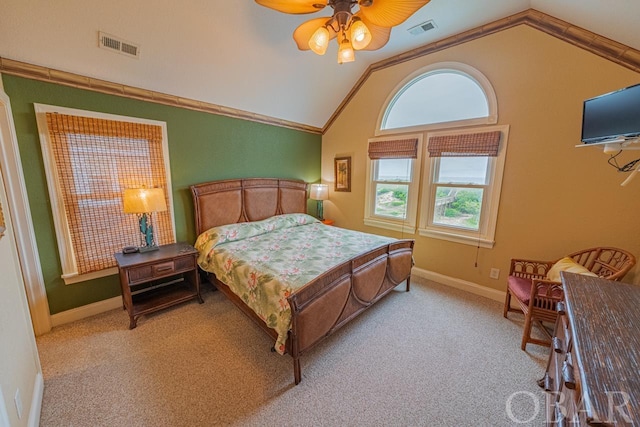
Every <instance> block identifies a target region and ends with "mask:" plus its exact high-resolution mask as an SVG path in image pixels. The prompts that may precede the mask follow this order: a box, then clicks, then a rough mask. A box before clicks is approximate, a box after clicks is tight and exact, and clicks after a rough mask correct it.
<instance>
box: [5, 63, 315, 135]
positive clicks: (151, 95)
mask: <svg viewBox="0 0 640 427" xmlns="http://www.w3.org/2000/svg"><path fill="white" fill-rule="evenodd" d="M0 73H4V74H10V75H14V76H19V77H25V78H28V79H32V80H40V81H44V82H48V83H56V84H60V85H64V86H71V87H75V88H79V89H85V90H90V91H93V92H100V93H105V94H109V95H117V96H122V97H125V98H131V99H137V100H141V101H147V102H153V103H155V104H162V105H168V106H171V107H178V108H186V109H188V110H196V111H202V112H205V113H210V114H216V115H219V116H227V117H233V118H235V119H241V120H248V121H251V122H256V123H263V124H268V125H274V126H279V127H284V128H289V129H294V130H299V131H303V132H309V133H313V134H321V133H322V129H320V128H317V127H314V126H308V125H304V124H301V123H295V122H290V121H287V120H282V119H277V118H274V117H269V116H265V115H262V114H256V113H250V112H248V111H244V110H238V109H235V108H230V107H225V106H222V105H216V104H211V103H208V102H203V101H198V100H195V99H189V98H181V97H179V96H175V95H169V94H166V93H161V92H154V91H152V90H147V89H141V88H137V87H133V86H127V85H123V84H119V83H113V82H109V81H106V80H100V79H94V78H92V77H86V76H82V75H79V74H74V73H69V72H66V71H60V70H55V69H52V68H47V67H42V66H39V65H34V64H29V63H26V62H20V61H15V60H13V59H9V58H3V57H0Z"/></svg>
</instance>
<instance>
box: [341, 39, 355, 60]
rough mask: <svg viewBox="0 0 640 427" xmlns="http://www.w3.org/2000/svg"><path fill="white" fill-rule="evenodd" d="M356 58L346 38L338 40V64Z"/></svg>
mask: <svg viewBox="0 0 640 427" xmlns="http://www.w3.org/2000/svg"><path fill="white" fill-rule="evenodd" d="M355 59H356V55H355V53H354V52H353V47H352V46H351V42H350V41H349V40H348V39H346V38H345V39H344V40H342V41H341V42H340V47H339V48H338V64H344V63H345V62H353V61H355Z"/></svg>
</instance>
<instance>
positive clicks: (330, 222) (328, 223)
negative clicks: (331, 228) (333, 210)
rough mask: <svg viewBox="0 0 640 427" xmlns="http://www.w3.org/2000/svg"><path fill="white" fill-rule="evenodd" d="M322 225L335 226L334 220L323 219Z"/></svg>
mask: <svg viewBox="0 0 640 427" xmlns="http://www.w3.org/2000/svg"><path fill="white" fill-rule="evenodd" d="M322 223H323V224H325V225H333V220H332V219H326V218H325V219H323V220H322Z"/></svg>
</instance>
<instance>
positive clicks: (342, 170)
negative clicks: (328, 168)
mask: <svg viewBox="0 0 640 427" xmlns="http://www.w3.org/2000/svg"><path fill="white" fill-rule="evenodd" d="M334 176H335V178H336V181H335V186H334V190H335V191H351V157H336V158H335V159H334Z"/></svg>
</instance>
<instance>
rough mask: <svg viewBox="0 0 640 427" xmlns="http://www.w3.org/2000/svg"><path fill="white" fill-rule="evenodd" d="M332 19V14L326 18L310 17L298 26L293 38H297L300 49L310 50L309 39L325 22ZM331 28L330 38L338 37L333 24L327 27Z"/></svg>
mask: <svg viewBox="0 0 640 427" xmlns="http://www.w3.org/2000/svg"><path fill="white" fill-rule="evenodd" d="M330 20H331V17H330V16H325V17H324V18H315V19H310V20H308V21H305V22H303V23H302V24H301V25H300V26H299V27H298V28H296V29H295V31H294V32H293V40H295V42H296V44H297V45H298V49H300V50H309V49H310V48H309V39H310V38H311V36H312V35H313V33H315V32H316V30H317V29H318V28H320V27H322V26H323V25H324V24H326V23H327V22H329V21H330ZM327 30H329V40H332V39H334V38H335V37H336V32H335V31H334V30H333V28H331V26H329V27H327Z"/></svg>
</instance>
